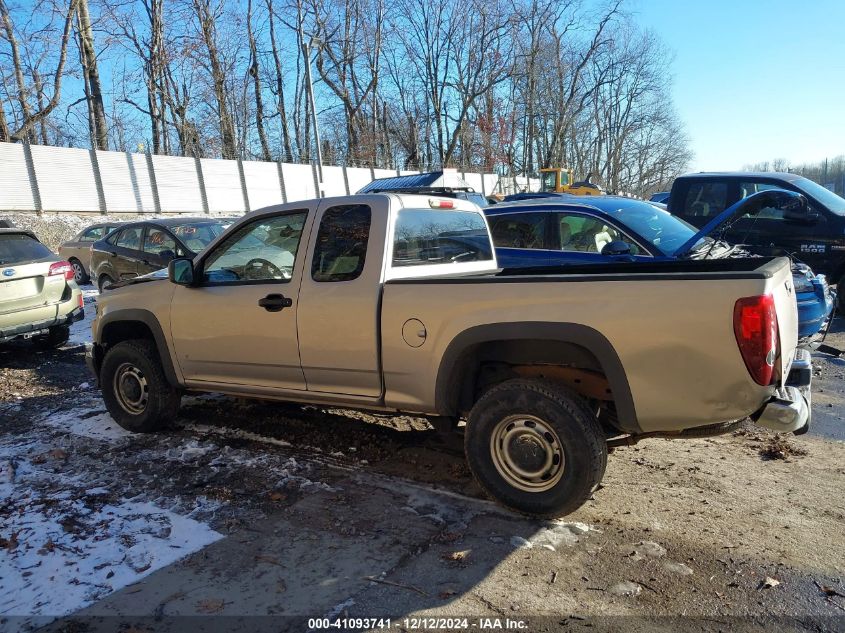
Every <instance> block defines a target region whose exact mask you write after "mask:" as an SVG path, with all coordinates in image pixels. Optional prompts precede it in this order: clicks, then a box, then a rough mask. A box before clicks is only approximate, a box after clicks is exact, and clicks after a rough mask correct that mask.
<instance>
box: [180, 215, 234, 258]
mask: <svg viewBox="0 0 845 633" xmlns="http://www.w3.org/2000/svg"><path fill="white" fill-rule="evenodd" d="M169 228H170V231H171V232H172V233H173V235H175V236H176V237H178V238H179V239H180V240H181V241H182V243H183V244H184V245H185V246H187V247H188V248H190V249H191V250H192V251H193V252H195V253H199V252H200V251H202V250H203V249H204V248H205V247H206V246H208V245H209V244H211V241H212V240H213V239H214V238H216V237H217V236H218V235H220V234H221V233H223V231H225V230H226V225H225V224H224V223H223V222H186V223H185V224H174V225H173V226H171V227H169Z"/></svg>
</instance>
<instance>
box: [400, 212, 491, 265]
mask: <svg viewBox="0 0 845 633" xmlns="http://www.w3.org/2000/svg"><path fill="white" fill-rule="evenodd" d="M492 259H493V250H492V249H491V248H490V236H489V234H488V232H487V225H486V224H485V223H484V218H483V217H482V216H481V214H479V213H476V212H475V211H435V210H431V209H402V210H401V211H400V212H399V216H398V217H397V218H396V230H395V232H394V238H393V265H394V266H421V265H431V264H453V263H456V262H478V261H488V260H492Z"/></svg>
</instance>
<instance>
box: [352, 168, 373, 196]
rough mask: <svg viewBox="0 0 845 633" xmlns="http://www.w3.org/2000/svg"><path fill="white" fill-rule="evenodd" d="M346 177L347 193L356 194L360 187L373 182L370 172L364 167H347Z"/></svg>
mask: <svg viewBox="0 0 845 633" xmlns="http://www.w3.org/2000/svg"><path fill="white" fill-rule="evenodd" d="M346 177H347V178H348V179H349V193H358V191H359V190H360V189H361V187H364V186H365V185H368V184H370V182H372V180H373V175H372V172H370V170H369V169H367V168H366V167H347V168H346Z"/></svg>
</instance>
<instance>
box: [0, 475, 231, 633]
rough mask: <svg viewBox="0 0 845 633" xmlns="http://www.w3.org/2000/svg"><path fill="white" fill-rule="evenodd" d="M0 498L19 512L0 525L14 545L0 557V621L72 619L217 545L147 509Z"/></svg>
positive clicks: (20, 491)
mask: <svg viewBox="0 0 845 633" xmlns="http://www.w3.org/2000/svg"><path fill="white" fill-rule="evenodd" d="M0 495H2V496H4V497H6V499H7V502H9V501H10V502H11V503H12V504H13V505H14V507H16V508H21V507H22V508H23V510H24V511H23V512H13V513H10V515H9V516H5V517H3V518H2V519H0V534H3V535H4V536H5V537H6V538H7V539H9V538H10V537H13V538H14V543H13V544H9V545H7V547H6V548H4V549H0V578H2V579H3V580H2V581H0V586H4V587H3V588H4V589H5V590H4V591H3V592H2V596H0V613H3V614H4V615H8V616H14V615H18V616H29V617H35V616H51V617H59V616H62V615H66V614H69V613H72V612H74V611H76V610H78V609H81V608H83V607H85V606H87V605H89V604H91V603H93V602H95V601H96V600H99V599H100V598H102V597H103V596H105V595H107V594H109V593H112V592H113V591H117V590H118V589H121V588H122V587H125V586H127V585H130V584H132V583H134V582H137V581H138V580H140V579H141V578H143V577H144V576H146V575H148V574H150V573H152V572H154V571H155V570H157V569H160V568H162V567H165V566H167V565H170V564H172V563H174V562H176V561H178V560H179V559H181V558H183V557H185V556H187V555H188V554H191V553H192V552H195V551H197V550H199V549H202V548H203V547H205V546H206V545H209V544H210V543H213V542H214V541H217V540H218V539H220V538H223V536H222V535H221V534H219V533H217V532H215V531H214V530H212V529H211V528H209V527H208V526H207V525H205V524H203V523H199V522H197V521H194V520H193V519H190V518H187V517H183V516H179V515H177V514H174V513H172V512H169V511H167V510H163V509H162V508H160V507H158V506H156V505H153V504H151V503H138V502H133V501H124V502H122V503H119V504H116V505H105V506H102V507H101V508H100V509H99V510H94V509H91V508H89V507H86V506H85V504H83V502H82V501H80V500H67V501H66V502H64V503H59V504H56V503H55V501H56V498H55V496H51V497H41V496H40V494H39V493H38V492H37V491H35V490H33V489H31V488H28V487H24V486H21V487H17V488H15V487H13V486H10V485H8V484H6V485H3V486H0ZM48 502H49V503H48ZM57 588H61V589H60V590H58V591H57ZM21 624H22V625H23V624H24V623H21Z"/></svg>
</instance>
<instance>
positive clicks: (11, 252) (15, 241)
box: [0, 233, 54, 266]
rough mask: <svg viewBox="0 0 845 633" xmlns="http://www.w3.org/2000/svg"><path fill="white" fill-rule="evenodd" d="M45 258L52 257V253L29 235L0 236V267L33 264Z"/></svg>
mask: <svg viewBox="0 0 845 633" xmlns="http://www.w3.org/2000/svg"><path fill="white" fill-rule="evenodd" d="M45 257H54V255H53V252H52V251H51V250H50V249H49V248H47V247H46V246H44V245H43V244H42V243H41V242H39V241H38V240H35V239H32V238H31V237H30V236H29V235H24V234H22V233H12V234H11V235H0V266H8V265H9V264H22V263H25V262H33V261H36V260H39V259H43V258H45Z"/></svg>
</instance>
